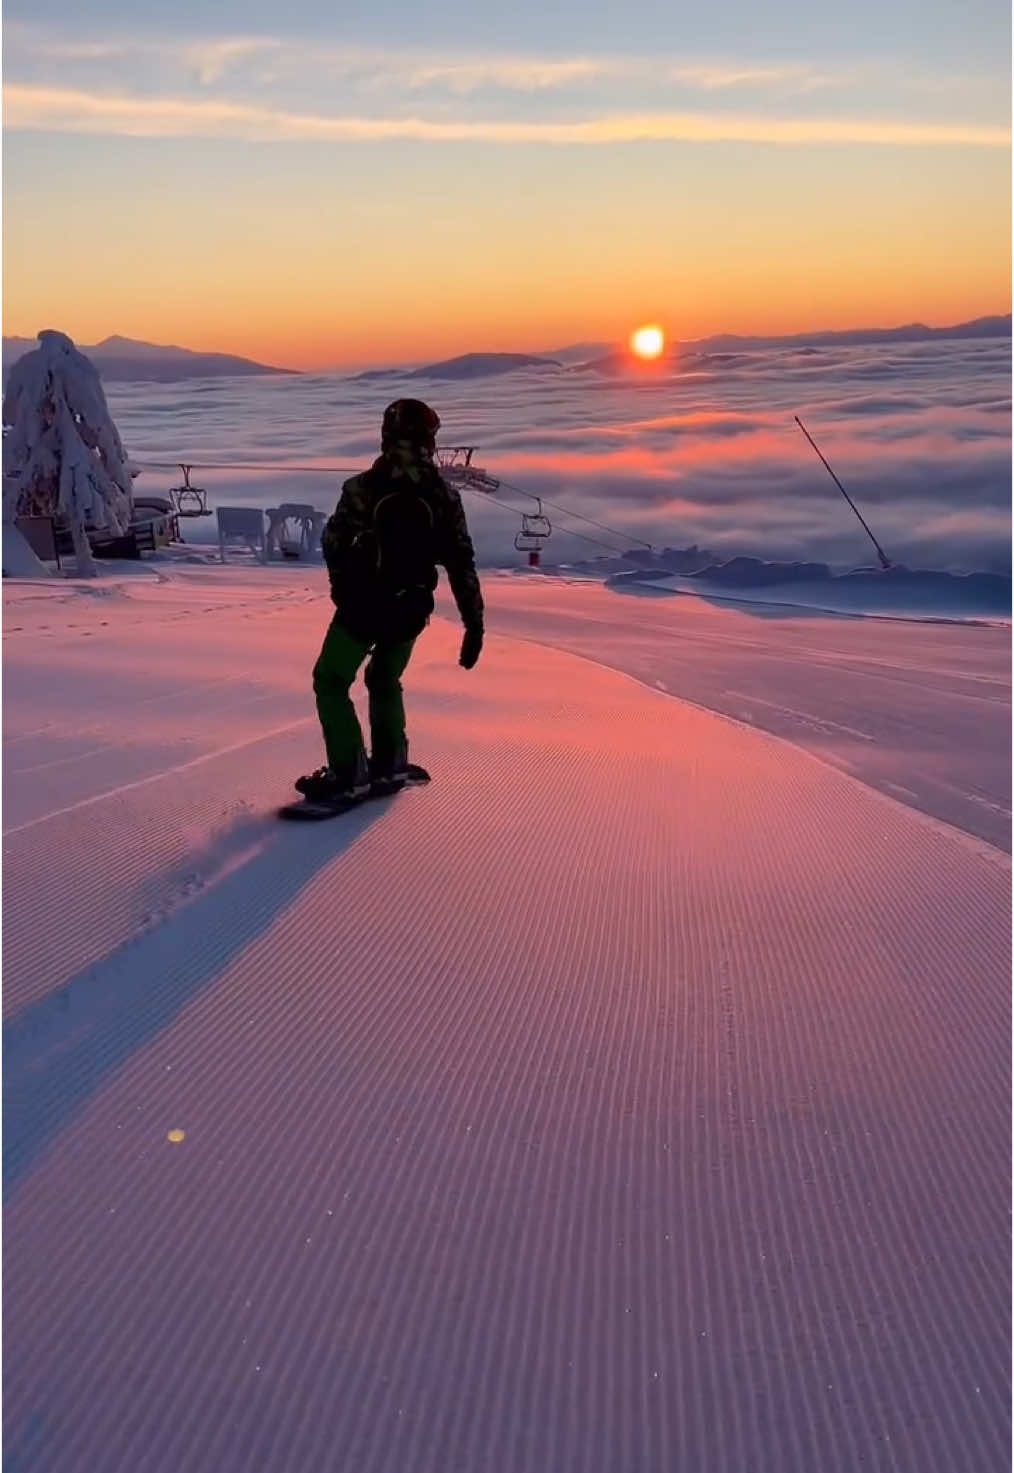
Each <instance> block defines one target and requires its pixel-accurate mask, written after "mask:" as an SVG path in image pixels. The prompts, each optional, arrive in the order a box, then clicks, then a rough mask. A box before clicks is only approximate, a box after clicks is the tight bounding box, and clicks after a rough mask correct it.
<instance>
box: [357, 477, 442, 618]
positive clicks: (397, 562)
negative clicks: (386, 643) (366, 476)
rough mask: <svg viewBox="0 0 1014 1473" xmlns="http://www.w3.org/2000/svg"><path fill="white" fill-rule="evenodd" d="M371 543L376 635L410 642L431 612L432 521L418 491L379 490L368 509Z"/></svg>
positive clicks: (434, 582) (430, 507) (433, 571)
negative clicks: (370, 513)
mask: <svg viewBox="0 0 1014 1473" xmlns="http://www.w3.org/2000/svg"><path fill="white" fill-rule="evenodd" d="M372 544H373V551H374V555H375V559H376V561H375V564H374V576H375V579H376V591H377V603H376V621H377V629H378V633H380V634H382V635H383V636H384V637H386V638H388V639H398V640H404V639H414V638H415V637H416V635H417V634H420V633H421V632H422V630H423V629H424V628H425V626H426V623H427V621H428V619H429V617H430V615H431V614H432V612H433V590H434V589H435V588H436V586H437V557H436V554H437V530H436V517H435V515H434V510H433V505H432V502H431V501H430V499H429V497H428V496H427V495H426V494H425V492H424V491H423V490H422V489H421V488H419V489H416V488H415V487H414V486H404V485H399V486H397V487H396V488H392V489H390V490H386V489H385V490H382V491H380V493H379V495H378V496H377V499H376V501H375V502H374V506H373V538H372Z"/></svg>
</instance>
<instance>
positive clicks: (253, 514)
mask: <svg viewBox="0 0 1014 1473" xmlns="http://www.w3.org/2000/svg"><path fill="white" fill-rule="evenodd" d="M216 514H217V516H218V553H219V556H220V557H221V559H222V562H223V563H224V562H225V544H226V543H227V542H242V543H243V544H244V545H245V546H246V547H249V549H250V551H251V552H252V553H253V554H254V556H255V557H256V558H257V559H258V561H259V562H262V563H266V562H267V560H268V551H267V544H266V542H265V540H264V513H263V511H262V510H261V508H260V507H259V506H219V507H216Z"/></svg>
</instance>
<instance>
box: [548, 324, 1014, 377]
mask: <svg viewBox="0 0 1014 1473" xmlns="http://www.w3.org/2000/svg"><path fill="white" fill-rule="evenodd" d="M1010 336H1011V315H1010V313H1007V314H1006V315H998V316H991V317H976V318H973V319H972V320H971V321H969V322H959V323H955V324H954V325H953V326H952V327H927V326H926V324H925V323H923V322H911V323H907V324H906V325H904V326H902V327H869V328H847V329H842V330H837V329H836V330H828V331H824V332H802V333H790V334H788V335H787V336H784V337H747V336H739V335H738V334H736V333H718V334H717V335H716V336H714V337H710V338H694V339H689V340H687V341H686V342H671V343H670V344H669V345H668V347H667V350H666V352H665V354H664V355H663V356H662V357H661V358H659V359H655V360H652V361H649V362H646V363H638V362H636V361H634V360H632V358H631V355H630V354H629V353H628V352H627V351H626V349H625V348H621V347H617V346H616V345H615V344H608V343H604V344H599V345H593V344H582V345H581V346H582V347H594V346H598V347H599V349H600V352H599V354H598V355H597V356H595V357H593V358H590V359H586V360H585V361H584V362H580V361H577V359H576V358H575V356H574V355H575V350H574V349H569V348H564V349H561V350H560V356H561V357H562V358H563V359H564V360H565V361H567V362H568V363H569V365H570V367H572V368H573V369H575V370H584V371H586V372H587V371H592V372H597V373H619V372H621V371H622V372H629V371H630V370H631V368H638V369H640V370H641V371H643V372H644V373H645V374H650V373H651V372H652V371H653V370H654V371H655V372H658V371H659V370H665V369H666V368H667V367H671V366H672V365H673V364H674V363H675V362H677V361H683V362H686V361H688V360H693V359H697V360H706V361H707V360H710V362H711V363H712V364H714V365H716V366H717V365H719V364H721V363H724V365H725V366H726V367H731V366H732V364H733V363H734V362H735V361H736V359H735V355H736V354H738V353H751V352H763V351H765V350H770V349H774V348H783V349H786V350H792V349H795V350H797V351H799V352H811V353H816V352H819V350H820V349H821V348H847V347H863V346H874V345H876V344H878V343H923V342H932V341H938V340H940V341H942V340H945V339H952V340H954V339H957V340H961V339H965V340H968V339H971V340H976V341H981V340H983V339H988V338H1009V337H1010Z"/></svg>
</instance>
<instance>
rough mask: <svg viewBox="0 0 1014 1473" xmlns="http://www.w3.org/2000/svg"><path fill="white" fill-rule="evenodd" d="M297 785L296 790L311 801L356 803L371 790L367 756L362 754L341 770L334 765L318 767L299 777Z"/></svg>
mask: <svg viewBox="0 0 1014 1473" xmlns="http://www.w3.org/2000/svg"><path fill="white" fill-rule="evenodd" d="M295 787H296V792H297V793H302V794H303V796H304V798H307V799H308V800H309V801H310V802H311V803H336V804H341V803H355V802H357V801H358V800H359V799H360V798H365V797H367V795H368V794H369V792H370V774H369V771H368V769H367V764H366V757H365V755H364V754H360V756H359V757H357V759H356V761H355V762H354V763H352V764H350V765H349V766H348V767H347V768H345V769H344V770H343V771H341V772H336V771H335V769H334V768H332V767H318V768H317V770H316V772H311V773H309V774H308V775H307V776H306V777H298V778H297V779H296V783H295Z"/></svg>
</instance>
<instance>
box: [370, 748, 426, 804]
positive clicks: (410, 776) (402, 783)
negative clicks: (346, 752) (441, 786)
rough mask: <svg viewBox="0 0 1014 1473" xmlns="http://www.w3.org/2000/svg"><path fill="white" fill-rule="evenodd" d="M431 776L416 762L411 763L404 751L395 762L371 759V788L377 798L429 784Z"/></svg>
mask: <svg viewBox="0 0 1014 1473" xmlns="http://www.w3.org/2000/svg"><path fill="white" fill-rule="evenodd" d="M429 780H430V775H429V773H428V772H427V771H426V769H425V767H420V766H419V764H418V763H416V762H409V760H408V755H407V753H405V752H404V751H403V752H402V753H400V754H399V755H398V756H397V757H395V758H394V760H393V761H384V760H383V759H382V758H377V757H371V758H370V788H371V790H372V792H373V793H374V794H375V795H377V796H382V795H383V794H384V793H397V792H398V790H399V789H400V788H407V787H411V786H414V785H415V784H418V783H428V782H429Z"/></svg>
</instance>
